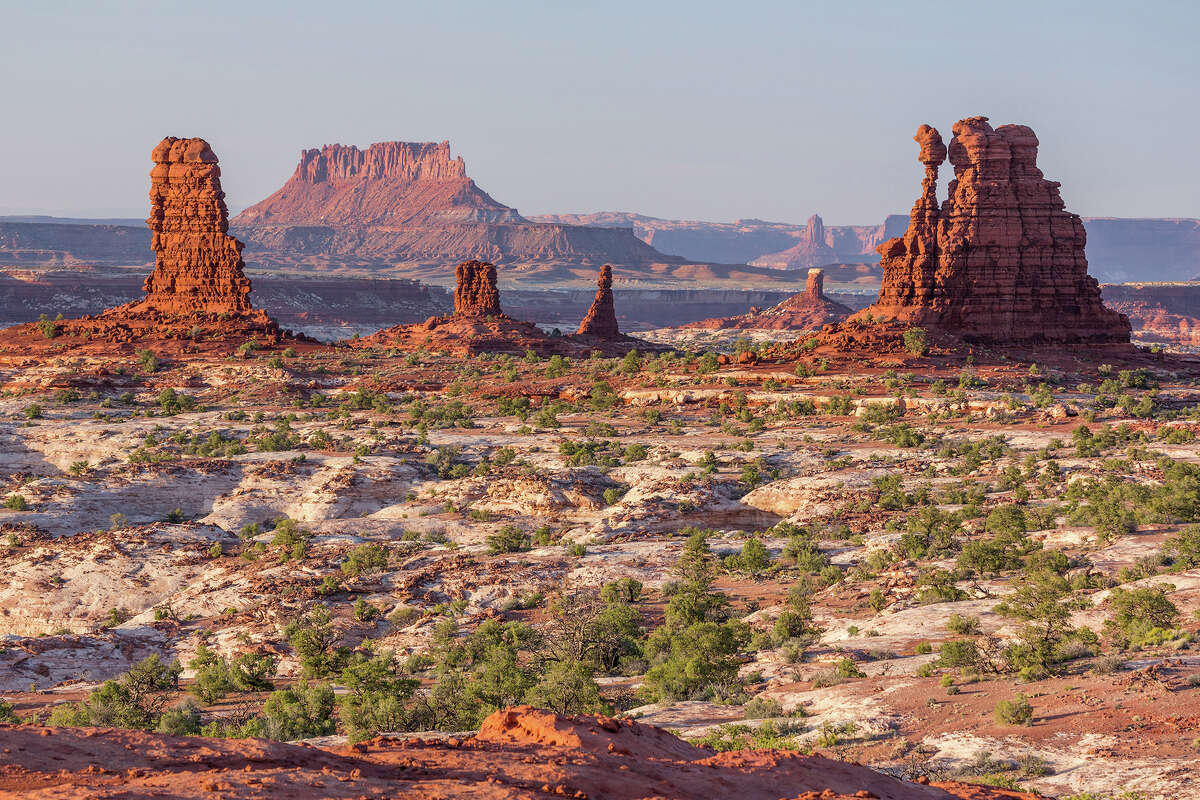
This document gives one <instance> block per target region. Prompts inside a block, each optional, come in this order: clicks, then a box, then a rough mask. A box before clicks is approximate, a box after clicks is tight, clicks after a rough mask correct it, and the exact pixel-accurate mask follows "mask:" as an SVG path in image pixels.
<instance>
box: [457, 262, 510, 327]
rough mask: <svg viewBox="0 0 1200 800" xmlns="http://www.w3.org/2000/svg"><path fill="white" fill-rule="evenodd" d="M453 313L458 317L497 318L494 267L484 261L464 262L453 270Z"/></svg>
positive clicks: (498, 299) (498, 309) (497, 296)
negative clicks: (454, 281)
mask: <svg viewBox="0 0 1200 800" xmlns="http://www.w3.org/2000/svg"><path fill="white" fill-rule="evenodd" d="M454 277H455V279H456V281H457V284H456V285H455V287H454V313H455V314H457V315H458V316H460V317H499V316H501V315H503V313H504V312H503V311H501V310H500V290H499V289H497V288H496V265H495V264H490V263H488V262H486V261H464V262H462V263H461V264H459V265H458V266H457V267H456V268H455V270H454Z"/></svg>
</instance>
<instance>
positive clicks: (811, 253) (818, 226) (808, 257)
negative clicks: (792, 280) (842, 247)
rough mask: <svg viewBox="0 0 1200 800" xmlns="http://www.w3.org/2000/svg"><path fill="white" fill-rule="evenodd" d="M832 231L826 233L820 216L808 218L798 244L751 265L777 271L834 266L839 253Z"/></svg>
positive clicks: (760, 257)
mask: <svg viewBox="0 0 1200 800" xmlns="http://www.w3.org/2000/svg"><path fill="white" fill-rule="evenodd" d="M831 233H832V231H826V229H825V222H824V220H822V219H821V216H820V215H819V214H813V215H812V216H811V217H809V218H808V223H807V224H806V225H805V226H804V231H803V232H801V233H800V236H799V237H798V239H797V241H796V244H794V245H792V246H791V247H789V248H788V249H786V250H781V251H780V252H778V253H767V254H766V255H763V256H759V257H758V258H755V259H753V260H752V261H750V262H749V263H750V264H752V265H753V266H756V267H773V268H775V269H803V268H804V267H813V266H817V265H820V264H832V263H833V262H835V261H837V260H838V253H837V251H836V250H834V248H833V247H832V246H831V244H830V242H829V239H830V238H831V236H830V234H831Z"/></svg>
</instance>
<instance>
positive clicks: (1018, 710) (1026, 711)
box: [995, 693, 1033, 725]
mask: <svg viewBox="0 0 1200 800" xmlns="http://www.w3.org/2000/svg"><path fill="white" fill-rule="evenodd" d="M995 716H996V721H997V722H999V723H1000V724H1001V725H1029V724H1031V723H1032V722H1033V706H1032V705H1030V703H1029V699H1028V698H1027V697H1025V695H1023V694H1020V693H1018V694H1017V696H1016V697H1014V698H1013V699H1012V700H1001V701H1000V702H998V703H996V710H995Z"/></svg>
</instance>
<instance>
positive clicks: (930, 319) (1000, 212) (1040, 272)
mask: <svg viewBox="0 0 1200 800" xmlns="http://www.w3.org/2000/svg"><path fill="white" fill-rule="evenodd" d="M953 130H954V138H953V139H952V140H951V141H950V145H949V148H947V147H946V146H945V145H944V144H943V143H942V139H941V136H940V135H939V134H938V132H937V130H936V129H934V128H931V127H929V126H928V125H922V126H921V128H920V129H919V130H918V131H917V135H916V136H915V137H913V138H914V139H915V141H916V142H917V143H918V144H919V145H920V147H921V152H920V161H921V163H922V164H924V165H925V177H924V180H923V181H922V193H921V197H920V198H919V199H918V200H917V202H916V204H915V205H914V206H913V209H912V213H911V215H910V218H909V225H908V230H906V231H905V233H904V235H903V236H901V237H897V238H894V239H890V240H888V241H887V242H885V243H884V244H882V245H880V246H879V253H880V255H881V256H882V262H881V264H882V267H883V285H882V287H881V289H880V292H879V299H878V300H877V301H876V302H875V304H874V305H872V306H871V307H870V308H869V309H866V310H864V311H863V312H862V314H863V315H864V316H865V315H866V314H870V315H872V317H873V318H875V319H879V318H883V319H892V320H897V321H900V322H908V323H912V324H916V325H928V326H931V327H936V328H939V329H942V330H945V331H947V332H950V333H954V334H956V335H958V336H961V337H962V338H963V339H966V340H968V341H973V342H980V343H991V344H1016V345H1020V344H1037V343H1063V344H1070V343H1118V342H1128V341H1129V321H1128V320H1127V319H1126V318H1125V317H1124V316H1122V315H1120V314H1118V313H1116V312H1114V311H1111V310H1109V309H1106V308H1105V307H1104V306H1103V305H1102V304H1101V302H1100V289H1099V286H1098V284H1097V283H1096V281H1095V279H1093V278H1091V277H1090V276H1089V275H1088V272H1087V258H1086V257H1085V256H1084V243H1085V241H1086V235H1085V233H1084V229H1083V223H1082V221H1081V219H1080V218H1079V216H1077V215H1075V214H1072V213H1070V212H1068V211H1066V210H1065V209H1064V206H1063V201H1062V198H1061V197H1060V196H1059V192H1058V187H1059V185H1060V184H1058V183H1057V182H1055V181H1049V180H1046V179H1045V178H1044V177H1043V176H1042V172H1041V170H1039V169H1038V167H1037V147H1038V140H1037V137H1036V136H1035V135H1034V133H1033V131H1032V130H1031V129H1030V128H1028V127H1026V126H1025V125H1001V126H1000V127H998V128H996V129H993V128H992V127H991V126H990V125H989V124H988V121H987V117H968V118H967V119H963V120H959V121H958V122H957V123H955V125H954V129H953ZM947 153H948V154H949V157H950V163H951V164H952V165H953V166H954V180H952V181H951V182H950V187H949V197H948V198H947V199H946V200H945V202H943V203H942V204H941V206H940V207H939V205H938V202H937V178H938V167H939V165H940V164H941V163H942V161H943V160H944V159H945V158H946V155H947ZM856 319H857V317H856Z"/></svg>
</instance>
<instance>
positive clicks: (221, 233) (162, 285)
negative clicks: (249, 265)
mask: <svg viewBox="0 0 1200 800" xmlns="http://www.w3.org/2000/svg"><path fill="white" fill-rule="evenodd" d="M151 157H152V158H153V160H154V168H153V169H152V170H151V171H150V217H149V219H147V220H146V224H147V225H149V226H150V230H151V231H153V232H154V235H153V237H152V239H151V244H150V246H151V248H152V249H153V250H154V254H155V263H154V271H153V272H151V273H150V275H149V276H148V277H147V278H146V282H145V286H144V288H145V290H146V299H145V300H143V301H141V302H140V303H137V304H135V305H134V306H133V307H132V308H131V309H130V310H131V311H133V312H137V311H158V312H162V313H166V314H192V313H195V312H205V313H212V314H247V313H249V312H250V311H251V306H250V280H249V279H248V278H247V277H246V276H245V274H243V272H242V267H243V266H244V265H243V263H242V243H241V242H239V241H238V240H237V239H235V238H233V237H232V236H230V235H228V234H227V233H226V230H227V229H228V227H229V212H228V211H227V209H226V208H225V193H224V192H223V191H221V168H220V167H219V166H217V156H216V155H215V154H214V153H213V151H212V148H211V147H209V145H208V142H206V141H204V140H203V139H178V138H176V137H174V136H168V137H167V138H165V139H163V140H162V141H161V142H159V144H158V146H157V147H155V148H154V152H153V154H152V156H151Z"/></svg>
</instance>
